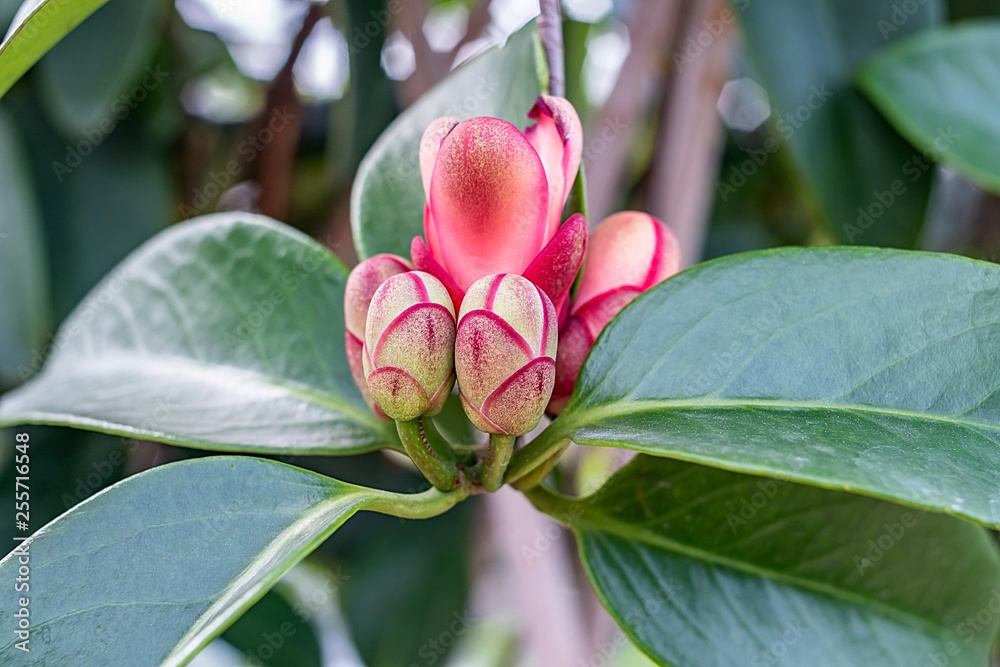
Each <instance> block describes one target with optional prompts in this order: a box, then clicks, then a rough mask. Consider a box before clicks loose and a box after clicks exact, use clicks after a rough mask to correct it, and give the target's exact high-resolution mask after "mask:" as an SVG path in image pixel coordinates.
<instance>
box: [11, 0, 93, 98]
mask: <svg viewBox="0 0 1000 667" xmlns="http://www.w3.org/2000/svg"><path fill="white" fill-rule="evenodd" d="M107 1H108V0H42V1H41V2H39V3H37V6H36V7H35V9H34V10H33V11H32V12H31V13H30V14H28V15H27V16H23V15H21V13H20V12H18V14H17V16H15V17H14V21H15V23H17V24H18V25H17V27H16V28H13V32H12V33H9V34H8V37H7V38H6V39H4V41H3V43H2V44H0V97H3V95H4V93H6V92H7V91H8V90H10V87H11V86H13V85H14V84H15V83H17V80H18V79H20V78H21V77H22V76H23V75H24V73H25V72H27V71H28V70H29V69H30V68H31V66H32V65H34V64H35V63H36V62H38V59H39V58H41V57H42V56H43V55H45V52H46V51H48V50H49V49H51V48H52V47H53V46H54V45H55V44H56V43H57V42H58V41H59V40H60V39H62V38H63V37H64V36H65V35H66V34H67V33H68V32H69V31H71V30H72V29H73V28H75V27H76V26H78V25H79V24H80V22H81V21H83V20H84V19H85V18H87V17H88V16H90V15H91V14H93V13H94V11H95V10H97V8H98V7H100V6H101V5H103V4H104V3H106V2H107ZM22 8H23V6H22Z"/></svg>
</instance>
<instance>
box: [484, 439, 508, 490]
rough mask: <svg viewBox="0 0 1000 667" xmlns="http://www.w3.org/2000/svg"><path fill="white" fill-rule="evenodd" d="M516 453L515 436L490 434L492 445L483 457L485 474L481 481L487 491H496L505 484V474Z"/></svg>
mask: <svg viewBox="0 0 1000 667" xmlns="http://www.w3.org/2000/svg"><path fill="white" fill-rule="evenodd" d="M513 453H514V436H512V435H499V434H497V433H491V434H490V446H489V448H488V449H487V450H486V458H485V459H483V474H482V477H481V479H480V483H481V484H482V485H483V488H484V489H486V490H487V491H496V490H498V489H499V488H500V487H501V486H503V476H504V473H506V472H507V466H508V465H509V464H510V457H511V454H513Z"/></svg>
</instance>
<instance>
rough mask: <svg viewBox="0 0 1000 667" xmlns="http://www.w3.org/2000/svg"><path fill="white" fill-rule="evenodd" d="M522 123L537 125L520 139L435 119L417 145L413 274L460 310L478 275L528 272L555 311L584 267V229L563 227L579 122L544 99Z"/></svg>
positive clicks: (479, 124) (483, 123)
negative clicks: (440, 286) (419, 194)
mask: <svg viewBox="0 0 1000 667" xmlns="http://www.w3.org/2000/svg"><path fill="white" fill-rule="evenodd" d="M528 116H529V117H530V118H532V119H533V120H534V121H535V123H534V125H532V126H531V127H529V128H528V129H527V130H525V131H524V132H523V133H522V132H521V131H520V130H518V129H517V128H516V127H515V126H514V125H512V124H511V123H508V122H507V121H505V120H501V119H499V118H490V117H485V116H481V117H477V118H471V119H469V120H465V121H462V122H459V121H457V120H456V119H454V118H450V117H444V118H439V119H437V120H436V121H434V122H433V123H431V124H430V125H429V126H428V127H427V130H426V131H425V133H424V136H423V138H422V140H421V143H420V171H421V177H422V180H423V185H424V194H425V196H426V204H425V206H424V236H425V238H426V245H425V244H424V242H423V241H422V240H419V238H418V239H415V240H414V246H413V249H412V251H413V252H412V257H413V261H414V267H415V268H416V269H418V270H421V271H426V272H428V273H431V274H432V275H434V276H436V277H437V278H438V279H440V280H441V281H442V282H443V283H444V284H445V285H446V286H447V287H449V289H450V291H451V292H452V295H453V299H454V300H455V303H456V305H458V304H460V303H461V300H462V297H463V295H464V292H465V291H466V290H468V289H469V288H470V286H471V285H472V284H473V283H474V282H475V281H477V280H479V279H480V278H482V277H484V276H487V275H493V274H496V273H510V274H516V275H525V272H526V271H528V270H529V269H530V270H531V271H532V273H533V274H534V275H535V277H536V278H537V279H533V280H534V281H535V282H536V284H541V283H542V282H544V283H545V286H543V289H545V290H546V291H547V293H548V296H549V297H550V299H551V300H552V301H553V302H554V303H555V304H556V305H557V306H558V305H559V304H560V303H561V302H563V301H564V300H565V296H566V294H567V293H568V291H569V286H570V284H571V283H572V281H573V278H574V277H575V276H576V273H577V272H578V270H579V268H580V263H581V262H582V259H583V245H584V244H585V241H586V223H585V222H584V223H583V224H582V225H581V224H580V222H579V221H573V224H570V223H569V222H567V223H566V224H564V225H562V226H560V224H559V223H560V220H561V215H562V209H563V206H564V205H565V203H566V200H567V198H568V197H569V193H570V190H571V189H572V186H573V183H574V181H575V180H576V176H577V171H578V170H579V166H580V156H581V152H582V147H583V132H582V129H581V126H580V119H579V117H578V116H577V114H576V111H575V110H574V109H573V106H572V105H571V104H570V103H569V102H568V101H567V100H565V99H563V98H560V97H552V96H548V95H543V96H541V97H539V98H538V101H537V102H536V103H535V106H534V107H533V108H532V110H531V112H530V113H529V114H528ZM580 220H582V217H581V218H580ZM581 228H582V239H581ZM561 236H566V237H567V238H563V239H560V237H561ZM549 290H560V291H558V292H549Z"/></svg>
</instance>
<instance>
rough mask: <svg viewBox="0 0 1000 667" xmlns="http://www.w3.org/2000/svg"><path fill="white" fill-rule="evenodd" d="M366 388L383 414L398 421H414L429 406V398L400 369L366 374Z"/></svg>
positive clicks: (374, 371)
mask: <svg viewBox="0 0 1000 667" xmlns="http://www.w3.org/2000/svg"><path fill="white" fill-rule="evenodd" d="M368 388H369V389H370V390H371V393H372V398H373V399H374V400H375V402H376V403H377V404H378V405H379V406H381V407H382V409H383V410H384V411H385V413H386V414H387V415H389V416H390V417H392V418H393V419H398V420H400V421H410V420H411V419H416V418H417V417H419V416H420V415H422V414H424V413H425V412H426V411H427V407H428V406H429V405H430V398H429V397H428V396H427V394H426V392H424V389H423V387H421V386H420V383H419V382H417V381H416V380H415V379H413V377H412V376H411V375H410V374H409V373H407V372H406V371H404V370H402V369H400V368H393V367H392V366H384V367H382V368H376V369H375V370H373V371H372V372H371V373H369V374H368Z"/></svg>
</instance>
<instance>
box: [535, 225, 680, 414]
mask: <svg viewBox="0 0 1000 667" xmlns="http://www.w3.org/2000/svg"><path fill="white" fill-rule="evenodd" d="M680 263H681V254H680V247H679V246H678V244H677V238H676V237H675V236H674V233H673V232H672V231H670V228H669V227H667V226H666V225H665V224H663V223H662V222H660V221H659V220H657V219H656V218H654V217H652V216H650V215H647V214H645V213H639V212H636V211H623V212H621V213H615V214H614V215H612V216H611V217H609V218H607V219H606V220H604V221H603V222H602V223H601V224H600V225H598V226H597V229H596V230H594V233H593V234H591V236H590V241H589V244H588V246H587V256H586V258H585V259H584V264H583V274H582V276H581V278H580V287H579V289H578V290H577V293H576V295H575V296H574V297H573V305H572V307H571V308H570V315H569V318H568V319H567V320H566V322H565V323H564V324H563V328H562V336H561V339H560V341H559V355H558V357H557V359H556V384H555V389H554V390H553V392H552V401H551V402H550V403H549V407H548V411H549V412H551V413H553V414H559V413H560V412H562V411H563V408H565V407H566V404H567V403H568V402H569V399H570V396H571V395H572V394H573V387H574V386H575V385H576V380H577V377H578V376H579V374H580V368H581V366H583V361H584V359H586V358H587V353H588V352H589V351H590V348H591V347H592V346H593V345H594V341H595V340H597V337H598V336H599V335H600V333H601V331H603V330H604V327H605V326H607V324H608V322H610V321H611V320H612V319H613V318H614V317H615V315H617V314H618V313H619V312H621V310H622V308H624V307H625V306H627V305H628V304H629V303H631V302H632V300H633V299H635V298H636V297H637V296H639V295H640V294H641V293H642V292H643V291H645V290H647V289H649V288H650V287H652V286H654V285H656V284H657V283H660V282H663V281H664V280H666V279H667V278H669V277H670V276H672V275H674V274H675V273H677V271H678V270H679V269H680Z"/></svg>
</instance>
